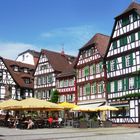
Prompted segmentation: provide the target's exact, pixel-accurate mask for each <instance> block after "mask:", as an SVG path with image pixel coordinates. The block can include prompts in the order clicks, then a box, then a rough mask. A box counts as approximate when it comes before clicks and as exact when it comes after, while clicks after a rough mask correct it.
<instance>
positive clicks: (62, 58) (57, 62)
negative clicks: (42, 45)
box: [41, 49, 75, 72]
mask: <svg viewBox="0 0 140 140" xmlns="http://www.w3.org/2000/svg"><path fill="white" fill-rule="evenodd" d="M41 54H45V55H46V56H47V58H48V60H49V63H50V64H51V66H52V67H53V69H54V70H55V71H59V72H62V71H64V70H65V68H66V67H67V66H69V65H70V62H73V60H74V58H75V57H74V56H70V55H66V54H62V53H58V52H53V51H50V50H44V49H42V51H41Z"/></svg>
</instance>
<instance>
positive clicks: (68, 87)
mask: <svg viewBox="0 0 140 140" xmlns="http://www.w3.org/2000/svg"><path fill="white" fill-rule="evenodd" d="M75 80H76V78H75V70H74V63H73V64H70V65H69V66H68V67H67V68H66V69H65V70H64V71H63V72H62V73H60V74H58V75H57V77H56V89H57V90H58V91H59V94H60V99H59V102H73V103H75V99H76V98H75V97H76V94H77V93H76V87H75Z"/></svg>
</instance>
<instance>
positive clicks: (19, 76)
mask: <svg viewBox="0 0 140 140" xmlns="http://www.w3.org/2000/svg"><path fill="white" fill-rule="evenodd" d="M1 59H2V60H3V62H4V64H5V66H6V67H7V69H8V71H9V73H10V74H11V76H12V78H13V79H14V81H15V82H16V84H17V85H19V86H20V87H21V88H33V86H34V85H33V84H34V83H33V72H34V69H35V67H34V66H33V65H29V64H25V63H21V62H17V61H13V60H9V59H5V58H1ZM13 66H18V67H19V68H21V69H22V68H27V69H29V70H30V73H24V72H23V71H17V72H15V71H14V69H13ZM24 78H29V79H30V82H31V83H30V84H26V83H25V82H24Z"/></svg>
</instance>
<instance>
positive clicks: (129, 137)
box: [0, 127, 140, 140]
mask: <svg viewBox="0 0 140 140" xmlns="http://www.w3.org/2000/svg"><path fill="white" fill-rule="evenodd" d="M139 139H140V129H139V128H124V127H112V128H97V129H95V128H86V129H84V128H81V129H80V128H57V129H56V128H51V129H32V130H20V129H14V128H13V129H10V128H0V140H139Z"/></svg>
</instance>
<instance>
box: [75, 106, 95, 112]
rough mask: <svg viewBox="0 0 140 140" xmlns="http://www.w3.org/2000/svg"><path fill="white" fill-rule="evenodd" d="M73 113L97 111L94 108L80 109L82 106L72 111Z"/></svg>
mask: <svg viewBox="0 0 140 140" xmlns="http://www.w3.org/2000/svg"><path fill="white" fill-rule="evenodd" d="M72 111H81V112H94V111H95V109H92V108H87V107H80V106H76V107H74V108H73V109H72Z"/></svg>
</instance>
